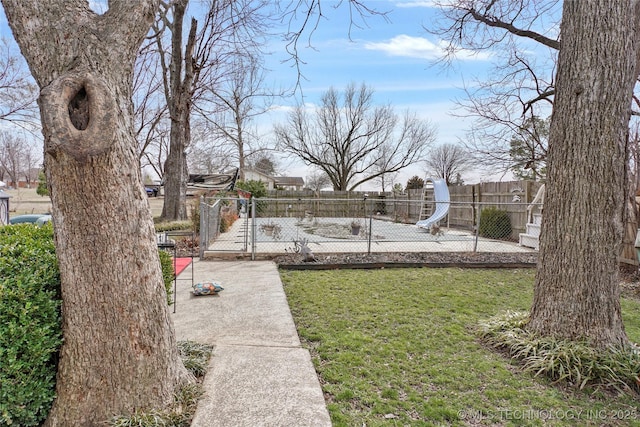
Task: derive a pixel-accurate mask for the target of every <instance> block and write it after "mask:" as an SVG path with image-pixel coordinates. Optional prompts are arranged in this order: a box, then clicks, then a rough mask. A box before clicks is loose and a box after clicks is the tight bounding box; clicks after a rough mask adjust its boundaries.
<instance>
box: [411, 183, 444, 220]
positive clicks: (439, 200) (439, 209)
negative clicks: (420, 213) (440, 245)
mask: <svg viewBox="0 0 640 427" xmlns="http://www.w3.org/2000/svg"><path fill="white" fill-rule="evenodd" d="M428 181H431V182H432V183H433V198H434V199H435V202H436V210H435V212H433V215H431V216H430V217H429V218H425V219H423V220H421V221H418V222H416V225H417V226H418V227H421V228H427V229H429V228H431V226H432V225H433V224H435V223H437V222H438V221H440V220H441V219H442V218H444V217H445V216H447V214H448V213H449V202H450V198H449V188H448V187H447V182H446V181H445V180H444V179H432V178H427V179H426V180H425V182H424V185H427V182H428Z"/></svg>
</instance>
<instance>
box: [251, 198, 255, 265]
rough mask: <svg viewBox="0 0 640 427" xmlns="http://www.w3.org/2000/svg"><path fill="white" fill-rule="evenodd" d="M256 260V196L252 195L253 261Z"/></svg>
mask: <svg viewBox="0 0 640 427" xmlns="http://www.w3.org/2000/svg"><path fill="white" fill-rule="evenodd" d="M255 260H256V198H255V197H251V261H255Z"/></svg>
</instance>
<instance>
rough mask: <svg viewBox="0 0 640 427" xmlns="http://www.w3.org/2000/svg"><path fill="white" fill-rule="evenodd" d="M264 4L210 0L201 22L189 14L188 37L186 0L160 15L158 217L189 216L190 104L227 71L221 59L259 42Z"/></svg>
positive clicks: (157, 25) (246, 49)
mask: <svg viewBox="0 0 640 427" xmlns="http://www.w3.org/2000/svg"><path fill="white" fill-rule="evenodd" d="M266 4H267V2H265V1H264V0H261V1H257V2H256V1H250V0H242V1H238V0H221V1H214V0H209V1H208V2H207V4H206V10H207V11H206V14H205V16H204V19H203V23H202V25H201V26H199V25H198V21H197V20H196V19H195V18H191V22H190V26H189V31H188V35H187V37H186V41H184V40H183V27H184V20H185V19H186V10H187V5H188V0H175V1H173V2H172V3H170V4H169V5H167V7H165V8H164V10H163V12H162V13H161V15H160V19H159V21H158V23H157V24H156V27H155V31H156V33H157V37H156V40H157V43H158V51H159V52H160V53H161V55H160V63H161V65H162V69H163V72H164V75H165V79H164V91H165V96H166V99H167V105H168V110H169V117H170V120H171V133H170V144H169V153H168V156H167V159H166V162H165V167H164V175H165V179H164V182H165V199H164V206H163V209H162V217H163V218H165V219H173V220H177V219H185V218H186V217H187V209H186V193H187V159H186V153H187V149H188V147H189V144H190V141H191V125H190V123H191V115H192V112H193V107H194V105H195V103H196V102H197V100H198V98H199V96H200V95H201V93H202V90H203V88H204V87H205V86H207V87H210V88H211V87H215V86H216V82H217V81H218V80H219V78H220V77H221V76H222V75H224V73H225V72H226V71H227V69H226V68H225V67H224V64H227V63H228V61H229V60H230V58H235V57H236V56H237V55H238V52H248V51H251V50H252V49H253V48H255V47H256V46H257V45H258V43H259V40H260V36H261V31H262V28H263V26H264V25H265V22H266V20H265V18H264V17H263V16H262V15H261V14H260V10H261V8H262V7H264V6H265V5H266ZM165 29H166V30H169V32H170V33H171V34H170V46H171V47H170V49H165V47H164V41H163V34H164V30H165ZM183 42H184V46H183ZM183 49H184V50H183Z"/></svg>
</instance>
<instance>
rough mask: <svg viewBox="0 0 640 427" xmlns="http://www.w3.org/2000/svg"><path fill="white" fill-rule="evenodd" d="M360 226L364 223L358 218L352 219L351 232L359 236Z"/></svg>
mask: <svg viewBox="0 0 640 427" xmlns="http://www.w3.org/2000/svg"><path fill="white" fill-rule="evenodd" d="M360 227H362V223H361V222H360V221H358V220H356V219H354V220H353V221H351V234H352V235H354V236H357V235H358V234H360Z"/></svg>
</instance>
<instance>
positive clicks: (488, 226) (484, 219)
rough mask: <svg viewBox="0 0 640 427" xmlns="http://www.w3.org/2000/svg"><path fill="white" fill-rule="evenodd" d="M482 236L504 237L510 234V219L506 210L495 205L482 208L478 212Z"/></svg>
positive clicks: (490, 237)
mask: <svg viewBox="0 0 640 427" xmlns="http://www.w3.org/2000/svg"><path fill="white" fill-rule="evenodd" d="M478 231H479V233H480V235H481V236H482V237H487V238H489V239H504V238H506V237H509V236H510V235H511V219H510V218H509V214H508V213H507V211H504V210H502V209H498V208H496V207H493V206H492V207H488V208H484V209H482V213H481V214H480V229H479V230H478Z"/></svg>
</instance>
